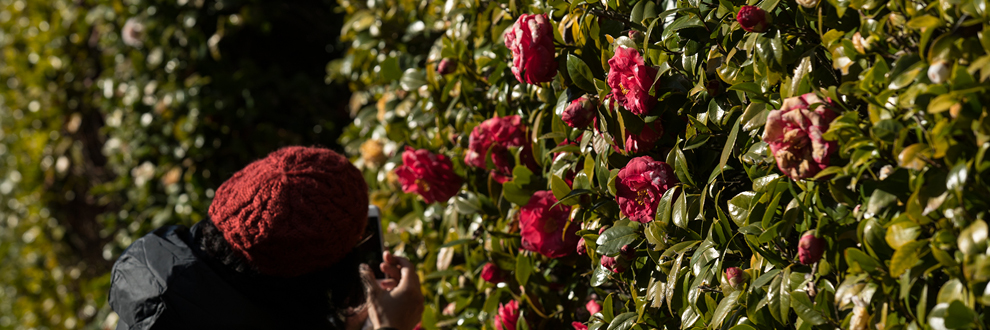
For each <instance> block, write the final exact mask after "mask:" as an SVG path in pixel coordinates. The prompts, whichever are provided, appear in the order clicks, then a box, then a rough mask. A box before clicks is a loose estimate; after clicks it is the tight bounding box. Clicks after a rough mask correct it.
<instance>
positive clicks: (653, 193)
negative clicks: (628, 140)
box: [615, 156, 678, 223]
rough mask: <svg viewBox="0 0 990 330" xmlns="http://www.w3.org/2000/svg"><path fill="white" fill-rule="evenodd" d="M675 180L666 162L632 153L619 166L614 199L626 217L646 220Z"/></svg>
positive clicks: (651, 215) (639, 220)
mask: <svg viewBox="0 0 990 330" xmlns="http://www.w3.org/2000/svg"><path fill="white" fill-rule="evenodd" d="M677 183H678V181H677V176H675V175H674V169H673V168H671V167H670V165H667V163H664V162H661V161H655V160H653V158H650V156H641V157H636V158H633V159H632V160H630V161H629V163H628V164H626V167H624V168H622V169H621V170H619V175H618V180H615V190H616V194H615V195H616V196H615V199H616V201H617V202H618V203H619V209H620V210H622V213H623V214H625V215H626V216H629V220H632V221H636V222H641V223H647V222H650V221H653V218H654V217H655V216H656V213H657V204H659V203H660V198H661V197H663V194H664V193H665V192H667V190H668V189H670V188H671V187H673V186H674V185H675V184H677Z"/></svg>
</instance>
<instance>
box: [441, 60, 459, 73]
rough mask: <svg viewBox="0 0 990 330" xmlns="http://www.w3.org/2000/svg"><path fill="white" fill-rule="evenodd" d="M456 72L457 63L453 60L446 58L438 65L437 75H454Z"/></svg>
mask: <svg viewBox="0 0 990 330" xmlns="http://www.w3.org/2000/svg"><path fill="white" fill-rule="evenodd" d="M454 70H457V62H456V61H454V60H452V59H449V58H445V59H442V60H440V64H437V73H439V74H451V73H454Z"/></svg>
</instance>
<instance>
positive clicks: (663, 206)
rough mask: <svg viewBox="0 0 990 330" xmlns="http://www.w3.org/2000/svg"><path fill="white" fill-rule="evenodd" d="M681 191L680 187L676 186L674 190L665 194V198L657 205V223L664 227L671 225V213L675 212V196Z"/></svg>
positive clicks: (671, 189)
mask: <svg viewBox="0 0 990 330" xmlns="http://www.w3.org/2000/svg"><path fill="white" fill-rule="evenodd" d="M680 189H681V187H680V186H674V187H673V188H670V189H667V191H666V192H664V193H663V197H661V198H660V203H658V204H657V216H656V221H659V222H660V223H662V224H663V225H664V226H666V225H669V224H670V220H671V219H670V218H671V213H673V210H674V196H677V192H679V191H680Z"/></svg>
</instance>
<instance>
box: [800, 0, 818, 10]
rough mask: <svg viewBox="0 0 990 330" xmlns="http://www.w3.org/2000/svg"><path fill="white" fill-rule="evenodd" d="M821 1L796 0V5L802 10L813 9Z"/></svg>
mask: <svg viewBox="0 0 990 330" xmlns="http://www.w3.org/2000/svg"><path fill="white" fill-rule="evenodd" d="M820 1H821V0H797V3H798V4H799V5H801V7H804V8H809V9H810V8H815V7H817V6H818V2H820Z"/></svg>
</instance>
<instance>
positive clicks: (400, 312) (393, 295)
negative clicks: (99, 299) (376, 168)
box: [109, 147, 423, 330]
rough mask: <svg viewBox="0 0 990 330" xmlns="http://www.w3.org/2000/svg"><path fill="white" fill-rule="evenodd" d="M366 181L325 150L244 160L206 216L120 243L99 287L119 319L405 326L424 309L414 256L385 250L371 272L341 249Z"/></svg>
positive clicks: (202, 324) (176, 325) (363, 210)
mask: <svg viewBox="0 0 990 330" xmlns="http://www.w3.org/2000/svg"><path fill="white" fill-rule="evenodd" d="M367 191H368V187H367V184H366V183H365V182H364V178H363V176H362V175H361V172H360V171H358V169H357V168H355V167H354V166H353V165H352V164H351V163H350V162H348V161H347V159H346V158H344V157H343V156H341V155H339V154H337V153H335V152H333V151H331V150H328V149H323V148H308V147H287V148H283V149H280V150H278V151H275V152H273V153H271V154H270V155H268V156H267V157H265V158H264V159H261V160H258V161H255V162H253V163H251V164H250V165H248V166H247V167H245V168H244V169H242V170H241V171H239V172H237V173H235V174H234V175H233V176H232V177H231V178H230V179H228V180H227V181H226V182H224V183H223V184H222V185H221V186H220V188H219V189H218V190H217V192H216V194H215V196H214V199H213V201H212V202H211V204H210V207H209V212H208V217H207V218H206V219H204V220H202V221H200V222H198V223H196V224H195V225H193V226H192V227H190V228H186V227H183V226H166V227H162V228H159V229H157V230H155V231H154V232H152V233H150V234H148V235H146V236H144V237H142V238H140V239H138V240H136V241H135V242H134V243H133V244H131V246H130V247H128V248H127V250H125V251H124V252H123V253H122V255H121V256H120V258H119V259H118V260H117V261H116V262H115V263H114V266H113V270H112V274H111V287H110V292H109V303H110V306H111V307H112V308H113V310H114V311H115V312H116V313H117V314H118V316H119V321H118V324H117V329H118V330H121V329H345V328H347V329H351V328H359V327H361V326H362V325H363V324H368V325H369V326H370V327H371V328H372V329H397V330H409V329H413V328H414V327H416V326H417V323H418V322H419V321H420V318H421V315H422V312H423V294H422V291H420V290H421V289H420V282H419V277H418V276H417V274H416V271H415V267H414V265H413V264H412V263H411V262H410V261H409V260H407V259H405V258H401V257H397V256H394V255H392V254H390V253H388V252H385V253H384V255H383V260H384V262H382V263H381V264H380V265H378V266H379V268H380V269H381V270H382V272H383V273H385V274H386V275H387V277H388V278H387V279H385V280H382V281H378V280H376V279H375V277H374V274H373V272H372V271H371V268H370V267H369V266H368V265H367V264H362V263H361V261H360V260H358V259H357V257H356V253H350V251H351V250H352V248H353V247H354V246H355V245H356V244H358V242H359V241H360V240H362V239H363V237H362V235H363V234H364V230H365V225H366V223H367V215H368V193H367ZM366 327H367V326H366Z"/></svg>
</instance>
